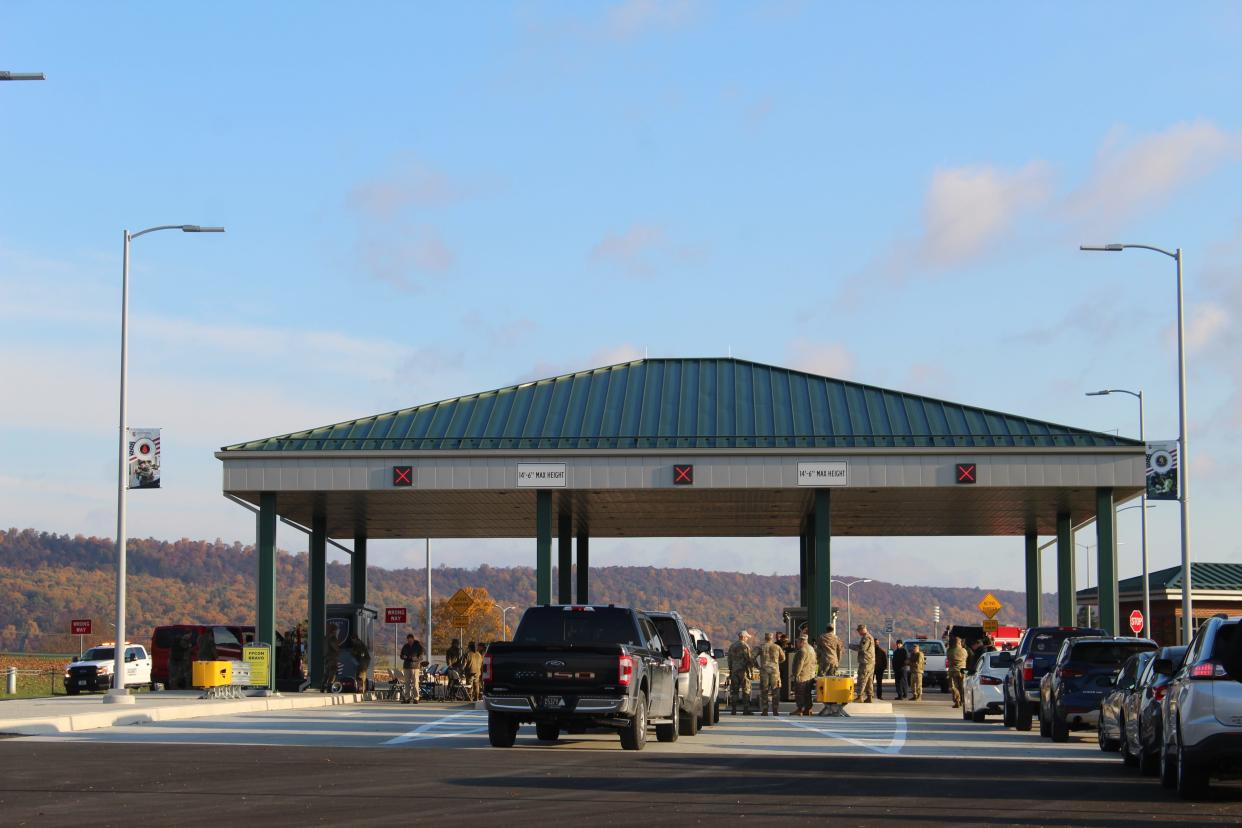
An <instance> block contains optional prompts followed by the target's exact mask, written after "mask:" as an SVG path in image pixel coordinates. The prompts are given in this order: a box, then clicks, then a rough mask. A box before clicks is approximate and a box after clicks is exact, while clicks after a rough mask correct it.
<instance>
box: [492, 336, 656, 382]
mask: <svg viewBox="0 0 1242 828" xmlns="http://www.w3.org/2000/svg"><path fill="white" fill-rule="evenodd" d="M645 356H646V353H645V350H644V349H642V348H639V347H638V346H636V345H631V344H630V343H628V342H626V343H622V344H620V345H610V346H608V347H606V348H600V349H598V350H596V351H593V352H591V353H590V354H588V355H587V356H585V357H582V358H581V359H564V360H558V361H556V362H540V363H537V364H536V365H535V366H534V367H533V368H531V369H530V370H529V371H527V372H526V373H525V374H523V375H522V376H521V377H520V378H518V379H517V380H516V381H517V382H530V381H531V380H541V379H547V378H549V377H559V376H561V375H562V374H572V373H573V372H575V371H588V370H590V369H592V368H603V367H605V366H608V365H617V364H619V363H622V362H633V361H634V360H636V359H643V358H644V357H645Z"/></svg>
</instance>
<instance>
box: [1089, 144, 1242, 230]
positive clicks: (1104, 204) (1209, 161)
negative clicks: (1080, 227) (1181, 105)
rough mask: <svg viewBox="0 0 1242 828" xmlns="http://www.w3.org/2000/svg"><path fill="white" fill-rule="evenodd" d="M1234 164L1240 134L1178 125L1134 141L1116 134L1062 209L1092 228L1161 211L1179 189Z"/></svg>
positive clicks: (1241, 147) (1241, 154)
mask: <svg viewBox="0 0 1242 828" xmlns="http://www.w3.org/2000/svg"><path fill="white" fill-rule="evenodd" d="M1238 160H1242V133H1236V132H1226V131H1224V130H1222V129H1220V127H1218V126H1216V125H1215V124H1213V123H1211V122H1210V121H1202V120H1201V121H1194V122H1191V123H1185V122H1183V123H1178V124H1174V125H1173V126H1171V127H1169V128H1168V129H1166V130H1164V131H1163V132H1158V133H1155V134H1152V135H1146V136H1142V137H1139V138H1135V139H1131V138H1130V136H1129V135H1128V134H1127V133H1126V132H1125V131H1124V130H1123V129H1115V130H1114V131H1113V133H1112V134H1111V135H1110V136H1109V137H1108V138H1107V139H1106V140H1105V142H1104V145H1103V146H1102V147H1101V148H1100V151H1099V153H1098V154H1097V156H1096V160H1095V165H1094V168H1093V169H1092V171H1091V173H1090V174H1089V176H1088V177H1087V180H1086V182H1084V183H1083V184H1082V185H1081V186H1080V187H1079V188H1078V189H1077V190H1075V191H1074V192H1073V193H1072V194H1071V195H1070V196H1069V198H1068V199H1067V203H1066V206H1067V208H1068V209H1069V211H1070V212H1071V213H1072V214H1074V215H1076V216H1078V217H1079V218H1080V219H1083V220H1085V221H1088V222H1090V223H1093V224H1101V223H1103V224H1107V223H1110V222H1115V221H1117V220H1120V219H1123V218H1126V217H1128V216H1131V215H1133V214H1135V213H1138V212H1141V211H1143V210H1147V209H1151V208H1155V207H1159V206H1162V205H1163V204H1164V203H1165V202H1167V201H1168V200H1169V199H1170V198H1171V197H1172V196H1173V195H1174V194H1175V193H1176V192H1177V191H1178V190H1179V189H1182V188H1185V187H1186V186H1187V185H1189V184H1191V183H1193V182H1195V181H1197V180H1198V179H1201V178H1203V177H1204V176H1206V175H1208V174H1210V173H1211V172H1213V171H1214V170H1216V169H1217V168H1218V167H1220V166H1221V165H1223V164H1226V163H1231V162H1237V161H1238Z"/></svg>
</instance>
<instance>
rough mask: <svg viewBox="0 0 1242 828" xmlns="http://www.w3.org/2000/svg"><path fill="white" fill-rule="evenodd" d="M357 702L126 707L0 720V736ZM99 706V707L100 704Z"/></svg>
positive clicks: (343, 698) (281, 699)
mask: <svg viewBox="0 0 1242 828" xmlns="http://www.w3.org/2000/svg"><path fill="white" fill-rule="evenodd" d="M360 699H361V696H359V695H357V694H352V693H347V694H336V695H324V694H314V695H309V696H304V695H288V696H267V697H258V698H246V699H228V700H219V699H196V700H194V701H193V702H190V703H177V704H169V705H152V706H150V707H146V708H145V709H144V708H142V707H139V708H138V709H134V708H133V707H127V708H124V709H121V710H98V711H95V712H91V713H73V714H67V715H64V716H31V717H27V718H17V719H0V733H15V734H17V735H19V736H48V735H52V734H56V733H74V732H76V731H79V730H97V729H99V728H104V727H114V726H116V725H135V724H149V723H151V722H173V721H177V720H179V719H201V718H205V717H209V716H233V715H236V714H238V713H260V712H263V711H267V710H303V709H308V708H315V707H333V706H336V705H338V704H353V703H355V702H357V701H359V700H360ZM101 707H102V705H101Z"/></svg>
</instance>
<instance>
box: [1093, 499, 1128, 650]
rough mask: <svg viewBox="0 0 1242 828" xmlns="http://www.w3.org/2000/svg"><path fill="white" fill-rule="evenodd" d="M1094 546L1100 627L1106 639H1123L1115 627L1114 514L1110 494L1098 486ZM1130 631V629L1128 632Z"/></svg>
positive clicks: (1115, 549)
mask: <svg viewBox="0 0 1242 828" xmlns="http://www.w3.org/2000/svg"><path fill="white" fill-rule="evenodd" d="M1095 546H1096V552H1097V561H1098V563H1099V567H1098V568H1097V569H1096V572H1098V573H1099V580H1098V583H1099V585H1100V587H1099V589H1097V590H1096V594H1097V595H1098V596H1099V599H1100V626H1101V627H1102V628H1103V629H1104V630H1105V631H1106V632H1107V633H1108V634H1109V635H1122V634H1123V633H1122V631H1121V630H1120V628H1119V625H1118V624H1117V614H1118V607H1117V511H1116V507H1115V506H1114V505H1113V490H1112V488H1110V487H1108V486H1101V487H1100V488H1098V489H1096V490H1095ZM1127 629H1129V628H1127Z"/></svg>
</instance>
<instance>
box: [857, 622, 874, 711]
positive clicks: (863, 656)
mask: <svg viewBox="0 0 1242 828" xmlns="http://www.w3.org/2000/svg"><path fill="white" fill-rule="evenodd" d="M874 698H875V639H874V638H872V637H871V633H869V632H867V625H866V624H859V625H858V686H857V688H856V691H855V698H854V700H855V701H860V702H864V703H867V704H870V703H871V702H872V701H873V700H874Z"/></svg>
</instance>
